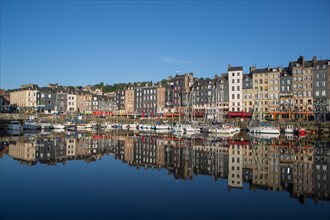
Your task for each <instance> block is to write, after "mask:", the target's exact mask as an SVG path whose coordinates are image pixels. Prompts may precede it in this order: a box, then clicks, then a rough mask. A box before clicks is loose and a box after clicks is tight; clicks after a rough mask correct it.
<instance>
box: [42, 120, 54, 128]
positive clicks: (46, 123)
mask: <svg viewBox="0 0 330 220" xmlns="http://www.w3.org/2000/svg"><path fill="white" fill-rule="evenodd" d="M39 125H40V127H41V129H52V128H53V126H52V124H51V123H49V122H47V121H41V122H39Z"/></svg>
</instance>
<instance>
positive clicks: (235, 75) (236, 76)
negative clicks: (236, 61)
mask: <svg viewBox="0 0 330 220" xmlns="http://www.w3.org/2000/svg"><path fill="white" fill-rule="evenodd" d="M228 83H229V111H232V112H239V111H242V110H243V109H244V108H243V67H241V66H239V67H231V66H230V65H228Z"/></svg>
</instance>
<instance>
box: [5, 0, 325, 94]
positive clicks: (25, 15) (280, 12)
mask: <svg viewBox="0 0 330 220" xmlns="http://www.w3.org/2000/svg"><path fill="white" fill-rule="evenodd" d="M329 12H330V5H329V0H322V1H318V0H311V1H308V0H306V1H298V0H295V1H283V0H282V1H165V0H164V1H2V0H1V77H0V88H4V89H15V88H19V87H20V85H22V84H28V83H35V84H38V85H39V86H47V84H48V83H59V84H60V85H67V86H68V85H73V86H79V85H81V86H85V85H93V84H97V83H99V82H104V83H105V84H114V83H128V82H137V81H153V82H157V81H160V80H162V79H167V78H168V76H170V75H171V76H175V74H176V73H179V74H184V73H189V72H193V73H194V76H196V77H204V78H205V77H210V78H213V77H214V74H221V73H224V72H226V71H227V65H228V64H231V65H232V66H243V68H244V72H245V73H248V72H249V67H250V66H252V65H255V64H256V65H257V68H265V67H267V66H268V65H270V66H271V67H278V66H282V67H285V66H287V65H288V63H289V61H295V60H296V59H297V58H298V57H299V55H304V56H305V59H307V60H311V59H312V57H313V56H314V55H316V56H317V58H318V59H329V53H330V45H329V41H330V40H329V39H330V36H329V35H330V34H329V32H330V30H329V29H330V24H329V21H330V15H329Z"/></svg>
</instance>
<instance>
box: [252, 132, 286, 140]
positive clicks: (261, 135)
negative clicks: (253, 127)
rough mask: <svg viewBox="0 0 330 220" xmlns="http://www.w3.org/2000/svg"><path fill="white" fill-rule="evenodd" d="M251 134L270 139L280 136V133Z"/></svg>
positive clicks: (258, 137)
mask: <svg viewBox="0 0 330 220" xmlns="http://www.w3.org/2000/svg"><path fill="white" fill-rule="evenodd" d="M249 136H250V137H252V138H256V139H264V140H270V139H274V138H278V137H279V136H280V133H278V134H277V133H253V134H251V133H249Z"/></svg>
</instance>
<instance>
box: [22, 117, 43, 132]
mask: <svg viewBox="0 0 330 220" xmlns="http://www.w3.org/2000/svg"><path fill="white" fill-rule="evenodd" d="M40 128H41V127H40V125H39V124H38V123H37V122H36V121H35V120H32V119H27V120H25V122H24V124H23V129H24V130H38V129H40Z"/></svg>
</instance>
